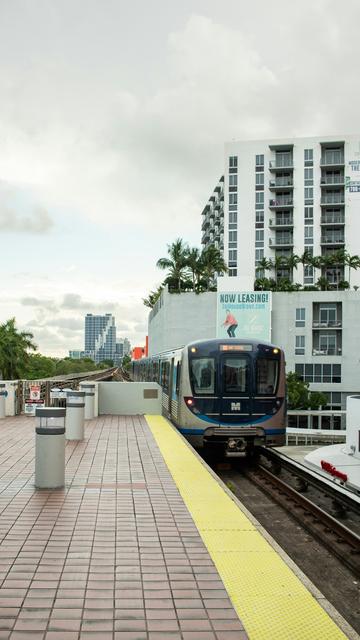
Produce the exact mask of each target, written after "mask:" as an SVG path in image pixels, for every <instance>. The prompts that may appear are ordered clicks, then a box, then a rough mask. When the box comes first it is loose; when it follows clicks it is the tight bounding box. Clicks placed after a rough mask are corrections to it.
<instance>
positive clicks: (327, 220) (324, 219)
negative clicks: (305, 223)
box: [320, 213, 345, 225]
mask: <svg viewBox="0 0 360 640" xmlns="http://www.w3.org/2000/svg"><path fill="white" fill-rule="evenodd" d="M320 224H322V225H324V224H326V225H330V224H336V225H338V224H345V216H344V214H343V213H323V215H322V216H321V220H320Z"/></svg>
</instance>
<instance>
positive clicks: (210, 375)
mask: <svg viewBox="0 0 360 640" xmlns="http://www.w3.org/2000/svg"><path fill="white" fill-rule="evenodd" d="M190 378H191V384H192V386H193V389H194V393H195V394H201V393H203V394H213V393H214V392H215V361H214V358H192V360H191V361H190Z"/></svg>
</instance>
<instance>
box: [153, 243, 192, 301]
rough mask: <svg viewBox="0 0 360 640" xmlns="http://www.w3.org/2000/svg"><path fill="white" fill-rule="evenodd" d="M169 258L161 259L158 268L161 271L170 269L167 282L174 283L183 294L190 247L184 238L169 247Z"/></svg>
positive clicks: (157, 264)
mask: <svg viewBox="0 0 360 640" xmlns="http://www.w3.org/2000/svg"><path fill="white" fill-rule="evenodd" d="M167 252H168V255H169V257H168V258H160V259H159V260H158V261H157V263H156V266H157V267H159V269H169V273H168V275H167V278H166V279H165V282H166V281H167V283H168V284H171V283H174V284H175V286H176V288H177V290H178V293H181V287H182V283H183V279H184V277H185V275H186V269H187V257H188V253H189V247H188V245H187V244H186V243H184V241H183V240H182V238H177V239H176V240H175V242H173V243H172V244H168V245H167Z"/></svg>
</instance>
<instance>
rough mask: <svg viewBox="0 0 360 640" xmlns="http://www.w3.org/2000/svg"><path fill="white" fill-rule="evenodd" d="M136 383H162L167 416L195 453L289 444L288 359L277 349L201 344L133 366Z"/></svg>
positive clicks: (229, 342) (249, 343) (228, 342)
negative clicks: (212, 446) (287, 441)
mask: <svg viewBox="0 0 360 640" xmlns="http://www.w3.org/2000/svg"><path fill="white" fill-rule="evenodd" d="M132 379H133V380H134V381H155V382H158V383H159V385H160V386H161V388H162V407H163V413H164V415H165V416H167V417H168V418H170V419H171V421H172V422H173V423H174V424H175V426H176V427H177V428H178V429H179V431H180V432H181V433H182V434H183V435H184V436H185V437H186V438H187V439H188V440H189V442H190V443H191V444H192V445H193V446H194V447H196V448H199V449H201V448H203V447H207V446H211V445H217V447H218V448H219V449H220V448H222V449H224V450H225V452H226V453H231V452H233V453H235V452H242V451H246V452H251V451H252V450H253V449H254V447H256V446H259V445H265V446H269V447H274V446H280V445H283V444H284V443H285V414H286V397H285V359H284V352H283V351H282V349H280V348H279V347H276V346H275V345H272V344H269V343H266V342H260V343H259V342H258V341H254V340H239V339H236V338H235V339H234V338H231V339H218V340H200V341H198V342H192V343H191V344H188V345H186V346H185V347H182V348H180V349H174V350H172V351H167V352H164V353H160V354H159V355H157V356H153V357H151V358H144V359H142V360H135V361H133V362H132Z"/></svg>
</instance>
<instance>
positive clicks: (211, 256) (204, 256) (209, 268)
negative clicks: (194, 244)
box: [199, 245, 228, 291]
mask: <svg viewBox="0 0 360 640" xmlns="http://www.w3.org/2000/svg"><path fill="white" fill-rule="evenodd" d="M199 264H200V269H201V276H202V280H203V283H204V286H205V289H206V291H210V289H211V288H214V287H215V286H216V275H217V274H218V273H226V272H227V270H228V268H227V265H226V262H225V261H224V258H223V257H222V255H221V252H220V251H219V249H217V248H216V247H214V245H209V246H208V247H206V248H205V249H203V250H202V252H201V255H200V261H199Z"/></svg>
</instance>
